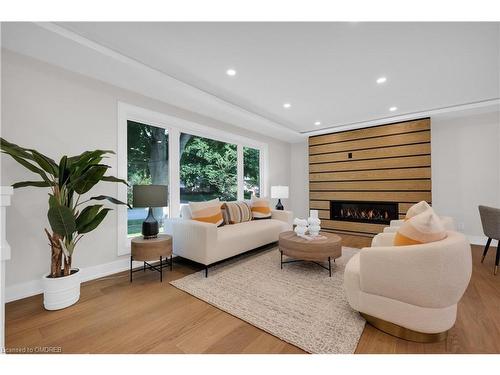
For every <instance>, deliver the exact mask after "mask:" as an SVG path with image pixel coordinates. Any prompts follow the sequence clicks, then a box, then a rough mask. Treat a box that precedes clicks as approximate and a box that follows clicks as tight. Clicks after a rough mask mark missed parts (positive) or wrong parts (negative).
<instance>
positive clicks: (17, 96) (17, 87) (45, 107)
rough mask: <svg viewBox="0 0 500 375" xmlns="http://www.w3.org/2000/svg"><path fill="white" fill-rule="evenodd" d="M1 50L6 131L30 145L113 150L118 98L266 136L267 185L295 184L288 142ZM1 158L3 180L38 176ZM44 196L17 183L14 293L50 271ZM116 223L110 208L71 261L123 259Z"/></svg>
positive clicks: (89, 263) (106, 189)
mask: <svg viewBox="0 0 500 375" xmlns="http://www.w3.org/2000/svg"><path fill="white" fill-rule="evenodd" d="M2 52H3V53H2V84H3V85H2V137H4V138H6V139H8V140H9V141H11V142H14V143H18V144H20V145H23V146H27V147H33V148H35V149H37V150H39V151H41V152H42V153H46V154H47V155H49V156H52V157H55V158H57V157H60V156H61V155H63V154H77V153H80V152H82V151H84V150H90V149H95V148H104V149H112V150H116V146H117V103H118V101H122V102H126V103H129V104H133V105H136V106H141V107H144V108H147V109H150V110H154V111H157V112H162V113H165V114H168V115H172V116H178V117H181V118H183V119H186V120H190V121H194V122H198V123H200V124H203V125H206V126H210V127H214V128H217V129H220V130H223V131H227V132H230V133H235V134H238V135H241V136H245V137H248V138H252V139H255V140H258V141H260V142H266V143H268V144H269V186H271V185H278V184H280V185H289V183H290V181H289V176H290V145H289V144H288V143H285V142H280V141H278V140H275V139H272V138H268V137H265V136H262V135H259V134H256V133H253V132H250V131H246V130H244V129H241V128H239V127H235V126H232V125H229V124H225V123H221V122H218V121H215V120H213V119H210V118H207V117H204V116H200V115H197V114H195V113H192V112H188V111H185V110H182V109H179V108H177V107H173V106H171V105H168V104H166V103H162V102H159V101H156V100H153V99H150V98H147V97H144V96H141V95H137V94H134V93H132V92H129V91H125V90H122V89H119V88H116V87H114V86H111V85H108V84H105V83H101V82H99V81H96V80H93V79H89V78H86V77H84V76H81V75H78V74H75V73H72V72H69V71H65V70H63V69H60V68H57V67H55V66H52V65H49V64H46V63H42V62H39V61H36V60H33V59H31V58H28V57H25V56H22V55H19V54H16V53H13V52H10V51H6V50H3V51H2ZM1 162H2V165H1V166H2V170H1V177H2V181H1V182H2V184H3V185H9V184H12V183H13V182H16V181H20V180H27V179H28V180H29V179H33V178H34V177H35V176H34V174H32V173H30V172H27V171H25V170H24V169H23V168H22V167H20V166H19V165H17V164H16V163H15V162H14V161H13V160H12V159H10V157H7V156H4V155H2V157H1ZM108 163H109V164H110V165H111V166H112V167H113V170H112V171H111V173H113V174H115V173H116V158H112V159H110V160H108ZM35 179H36V177H35ZM93 193H97V194H101V193H102V194H109V195H114V196H116V193H117V187H116V186H115V185H114V184H106V183H103V184H101V185H100V186H98V187H96V189H95V190H94V191H93ZM47 200H48V196H47V191H46V190H44V189H37V188H25V189H18V190H16V192H15V194H14V197H13V201H12V206H11V207H9V213H8V215H9V221H8V223H7V237H8V238H9V243H10V245H11V247H12V259H11V261H10V262H9V263H8V265H7V282H6V285H7V293H8V294H9V290H10V295H11V296H10V297H11V298H12V294H17V293H20V294H22V290H26V288H27V287H30V288H31V289H32V290H33V292H35V291H36V288H37V285H38V284H37V282H38V280H39V279H40V277H41V276H42V275H43V274H44V273H46V272H48V270H49V267H50V257H49V255H50V253H49V249H48V245H47V239H46V238H45V234H44V232H43V228H44V227H48V221H47V218H46V214H47ZM116 228H117V216H116V213H115V212H112V213H111V214H110V215H108V217H107V218H106V219H105V221H104V223H103V224H102V225H101V226H100V228H99V229H97V230H96V231H94V232H92V233H90V234H88V235H87V236H86V237H84V238H83V239H82V241H80V243H79V245H78V248H77V249H76V251H75V257H74V265H75V266H77V267H82V268H84V270H85V268H89V267H94V268H95V267H96V266H99V265H103V264H109V263H110V262H116V261H117V260H119V259H118V257H117V240H116V237H117V229H116ZM122 259H123V260H124V261H125V260H126V259H125V258H123V257H122ZM120 264H126V262H122V263H120ZM23 283H27V284H23ZM8 298H9V295H8ZM11 298H10V299H11Z"/></svg>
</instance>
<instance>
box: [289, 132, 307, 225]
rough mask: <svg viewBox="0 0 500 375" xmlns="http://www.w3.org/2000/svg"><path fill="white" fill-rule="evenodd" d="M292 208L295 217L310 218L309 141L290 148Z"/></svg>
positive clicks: (295, 144)
mask: <svg viewBox="0 0 500 375" xmlns="http://www.w3.org/2000/svg"><path fill="white" fill-rule="evenodd" d="M290 206H291V208H292V210H293V213H294V215H295V217H302V218H306V217H308V216H309V150H308V140H307V139H306V140H304V142H300V143H292V145H291V147H290Z"/></svg>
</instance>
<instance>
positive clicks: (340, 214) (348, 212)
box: [330, 201, 398, 224]
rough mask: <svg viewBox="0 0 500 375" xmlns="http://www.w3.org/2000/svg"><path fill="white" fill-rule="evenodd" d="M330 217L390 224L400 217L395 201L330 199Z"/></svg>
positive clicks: (332, 218)
mask: <svg viewBox="0 0 500 375" xmlns="http://www.w3.org/2000/svg"><path fill="white" fill-rule="evenodd" d="M330 219H331V220H342V221H355V222H360V223H373V224H389V222H390V221H391V220H395V219H398V204H397V203H394V202H367V201H330Z"/></svg>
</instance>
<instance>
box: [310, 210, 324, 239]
mask: <svg viewBox="0 0 500 375" xmlns="http://www.w3.org/2000/svg"><path fill="white" fill-rule="evenodd" d="M307 222H308V224H309V235H310V236H312V237H315V236H317V235H319V231H320V230H321V226H320V224H321V220H320V219H318V210H310V211H309V219H307Z"/></svg>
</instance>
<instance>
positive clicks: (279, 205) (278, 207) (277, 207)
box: [276, 199, 285, 211]
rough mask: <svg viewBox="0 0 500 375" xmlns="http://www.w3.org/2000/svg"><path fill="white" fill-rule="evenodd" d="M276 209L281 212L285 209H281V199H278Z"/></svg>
mask: <svg viewBox="0 0 500 375" xmlns="http://www.w3.org/2000/svg"><path fill="white" fill-rule="evenodd" d="M276 209H277V210H280V211H283V210H284V209H285V207H283V205H282V204H281V199H278V203H277V204H276Z"/></svg>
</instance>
